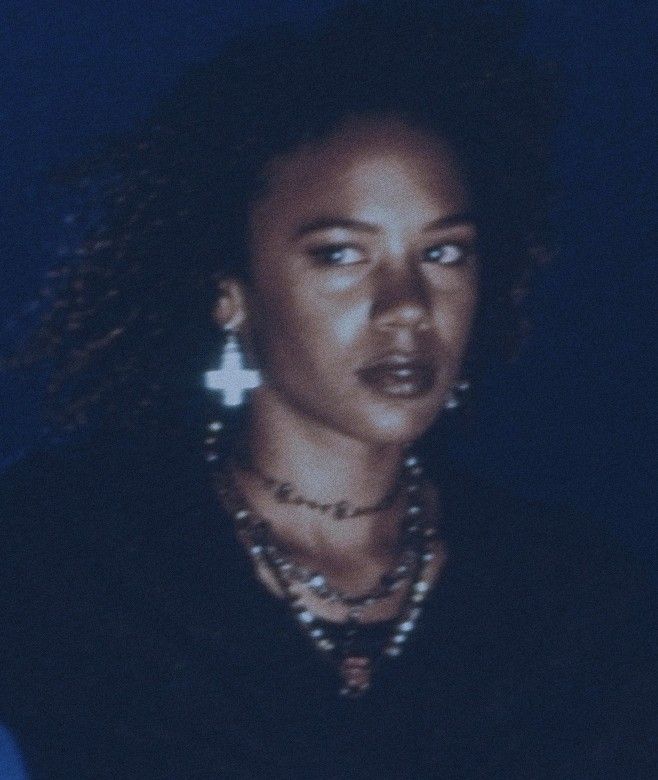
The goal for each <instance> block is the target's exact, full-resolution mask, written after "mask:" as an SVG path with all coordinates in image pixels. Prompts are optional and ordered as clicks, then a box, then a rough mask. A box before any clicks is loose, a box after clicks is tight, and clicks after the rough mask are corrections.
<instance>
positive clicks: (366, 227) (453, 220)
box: [295, 212, 475, 238]
mask: <svg viewBox="0 0 658 780" xmlns="http://www.w3.org/2000/svg"><path fill="white" fill-rule="evenodd" d="M474 224H475V217H474V216H473V215H472V214H470V213H468V212H464V213H462V214H450V215H449V216H447V217H441V218H440V219H435V220H434V221H433V222H430V223H429V224H427V225H425V227H424V228H423V230H424V232H430V231H432V230H445V229H446V228H451V227H455V226H456V225H474ZM332 228H333V229H335V228H343V229H344V230H358V231H361V232H362V233H378V232H379V228H378V227H377V226H376V225H373V224H371V223H370V222H362V221H361V220H359V219H347V218H344V217H319V218H318V219H314V220H311V221H310V222H305V223H304V224H303V225H301V226H300V227H299V228H298V229H297V230H296V231H295V238H303V237H304V236H306V235H308V234H309V233H315V232H317V231H318V230H331V229H332Z"/></svg>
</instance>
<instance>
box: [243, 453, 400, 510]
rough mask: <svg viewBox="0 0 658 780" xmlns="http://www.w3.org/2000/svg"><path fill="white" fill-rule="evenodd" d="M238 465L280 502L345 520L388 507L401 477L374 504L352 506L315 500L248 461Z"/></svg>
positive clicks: (346, 503)
mask: <svg viewBox="0 0 658 780" xmlns="http://www.w3.org/2000/svg"><path fill="white" fill-rule="evenodd" d="M237 465H238V467H239V468H240V469H241V470H242V471H246V472H248V473H250V474H253V476H254V477H256V479H257V480H258V481H259V482H260V484H261V485H262V486H263V487H264V488H265V490H267V491H268V492H269V493H271V494H272V495H273V496H274V498H276V500H277V501H278V502H279V503H280V504H291V505H293V506H305V507H307V508H308V509H313V510H316V511H318V512H322V514H325V515H326V514H330V515H331V516H332V517H333V518H334V520H346V519H351V518H354V517H362V516H363V515H374V514H377V512H384V511H385V510H387V509H390V508H391V507H392V506H393V503H394V502H395V499H396V498H397V496H398V493H399V492H400V488H401V486H402V479H401V477H398V478H397V479H396V480H395V483H394V484H393V487H391V489H390V490H389V491H388V492H387V493H386V495H385V496H384V497H383V498H382V499H381V500H380V501H378V502H377V503H376V504H371V505H366V506H353V505H352V504H350V502H349V501H346V500H345V499H341V500H340V501H333V502H331V503H328V502H322V501H316V500H314V499H312V498H307V497H306V496H303V495H302V494H301V493H300V492H299V490H297V488H296V487H295V485H293V484H292V483H291V482H286V481H284V480H279V479H275V478H274V477H272V476H270V475H269V474H266V473H265V472H264V471H261V469H259V468H258V467H257V466H255V465H254V464H253V463H251V462H249V461H246V460H245V461H239V462H238V464H237Z"/></svg>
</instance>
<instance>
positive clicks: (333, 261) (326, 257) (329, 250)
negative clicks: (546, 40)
mask: <svg viewBox="0 0 658 780" xmlns="http://www.w3.org/2000/svg"><path fill="white" fill-rule="evenodd" d="M310 253H311V255H312V256H313V257H314V258H315V259H316V260H317V261H318V262H319V263H321V264H323V265H354V264H355V263H360V262H361V261H362V260H363V259H364V256H363V251H362V250H361V249H359V248H358V247H355V246H353V245H351V244H327V245H326V246H319V247H316V248H314V249H311V250H310Z"/></svg>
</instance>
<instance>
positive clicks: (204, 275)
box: [13, 0, 556, 429]
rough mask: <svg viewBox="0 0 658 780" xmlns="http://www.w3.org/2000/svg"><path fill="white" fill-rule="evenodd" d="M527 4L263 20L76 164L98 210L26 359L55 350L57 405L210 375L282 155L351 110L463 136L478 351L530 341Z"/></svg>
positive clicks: (535, 196) (76, 405)
mask: <svg viewBox="0 0 658 780" xmlns="http://www.w3.org/2000/svg"><path fill="white" fill-rule="evenodd" d="M519 22H520V19H519V16H518V14H516V13H509V12H505V13H503V12H501V11H495V10H485V9H483V7H482V6H480V5H479V4H477V3H471V4H469V3H466V2H461V3H460V2H453V3H445V2H442V3H421V2H412V1H411V0H406V1H402V2H393V3H383V4H382V3H367V2H366V3H358V2H357V3H355V2H352V3H348V4H346V5H343V6H342V7H341V8H339V9H338V10H335V11H333V12H331V13H330V14H328V15H327V16H325V17H324V18H323V19H322V20H321V22H319V23H318V24H317V25H316V26H315V27H314V28H313V29H311V30H308V29H304V30H302V29H299V30H295V29H292V28H290V27H288V28H283V27H282V28H277V29H272V28H268V29H261V30H258V31H256V32H254V33H252V34H250V35H248V36H246V37H242V38H240V39H239V40H234V41H232V42H231V43H230V44H229V45H227V46H226V47H225V48H224V49H223V51H222V52H221V54H220V55H219V56H218V57H217V58H216V59H214V60H213V61H212V62H210V63H208V64H206V65H204V66H203V67H197V68H196V69H194V70H192V71H190V72H189V73H188V74H187V75H186V76H185V77H184V78H183V80H182V81H181V83H180V85H179V87H178V89H177V90H176V92H175V93H174V94H173V96H171V97H169V99H167V100H164V101H163V102H161V103H160V104H159V105H158V107H157V108H156V110H155V111H154V112H153V114H152V116H151V117H150V119H148V120H147V121H145V122H143V123H142V124H141V125H140V126H139V127H138V128H137V129H135V130H134V131H133V132H131V133H130V134H129V135H127V136H124V137H122V138H120V139H118V140H117V139H114V140H113V141H112V142H109V143H107V144H105V145H104V146H103V147H102V149H101V151H100V152H99V153H98V154H95V155H93V156H91V155H90V156H88V157H87V158H86V159H84V160H82V161H79V162H78V163H76V164H74V165H71V166H69V167H68V168H67V170H66V175H65V176H64V177H63V182H64V184H66V185H67V186H74V187H78V188H81V189H82V191H83V194H84V197H86V198H88V199H89V201H90V202H92V203H93V204H94V208H95V213H98V214H100V216H99V217H98V218H96V219H95V221H94V223H93V224H91V225H89V226H88V227H87V228H86V234H85V236H84V238H83V239H82V241H81V242H80V244H79V245H78V247H77V248H76V250H75V252H73V253H72V254H71V256H70V257H69V258H67V259H66V260H65V261H64V262H61V263H60V264H59V265H58V266H57V267H55V268H54V269H53V270H52V271H51V272H50V273H49V275H48V276H49V280H48V281H49V284H48V288H47V289H46V290H44V291H43V293H42V294H43V296H44V313H43V317H42V320H41V322H40V323H39V324H38V326H37V327H36V328H35V329H34V330H33V332H32V333H31V334H30V336H29V339H28V341H27V343H26V344H24V345H22V347H21V348H20V349H19V351H18V353H17V355H16V356H15V357H14V361H13V364H14V366H16V365H23V366H26V365H35V364H37V363H39V362H40V361H47V363H48V366H49V376H50V379H49V382H48V386H47V393H46V396H47V398H46V402H47V403H46V406H47V410H48V412H49V415H50V417H51V419H53V420H54V421H55V422H56V424H57V425H58V426H60V427H62V428H65V429H66V428H68V429H73V428H76V427H79V426H81V425H83V424H84V423H87V422H89V421H91V420H101V419H102V420H104V421H106V422H108V421H109V422H110V424H111V425H114V426H119V427H128V428H131V427H133V428H134V427H135V426H140V425H142V426H143V425H145V424H147V422H148V421H149V420H150V421H153V420H156V419H157V418H158V415H161V414H162V413H163V411H165V410H166V413H167V414H169V413H170V412H171V410H172V404H173V406H177V405H178V404H179V403H180V402H181V399H182V398H185V397H188V396H190V397H191V395H193V394H194V391H195V390H196V388H197V377H199V376H200V375H201V373H202V372H203V370H204V369H205V368H207V367H208V366H207V363H208V355H209V354H213V353H214V352H216V349H217V346H216V341H217V334H216V329H215V328H214V326H213V325H212V321H211V309H212V307H213V305H214V303H215V295H216V284H215V281H216V278H217V277H218V276H222V275H225V276H231V275H232V276H237V277H239V278H242V279H245V280H248V277H249V262H248V260H249V258H248V251H247V246H246V227H247V218H248V213H249V208H250V205H251V204H253V202H254V200H255V199H256V198H257V197H258V195H259V194H260V193H261V192H262V191H263V188H264V187H265V186H266V181H265V174H264V171H265V169H266V166H267V163H268V162H269V161H271V160H272V158H274V157H275V156H277V155H280V154H282V153H284V152H287V151H290V150H293V149H294V148H296V147H297V146H299V145H300V144H302V143H306V142H309V141H312V140H318V139H322V138H323V137H324V136H326V135H328V134H330V133H331V132H332V130H334V129H335V128H336V127H337V126H338V125H340V123H341V122H343V121H344V120H345V118H346V117H348V116H352V115H366V114H368V115H373V114H374V115H396V116H398V117H402V118H403V119H404V120H405V121H407V122H409V123H412V124H414V125H417V126H420V127H422V128H424V129H425V130H429V131H431V132H432V133H434V134H435V135H436V136H437V137H441V138H442V139H445V140H447V141H448V142H449V143H451V144H452V145H453V146H454V147H455V148H456V149H457V150H458V152H459V153H460V155H461V157H462V158H463V161H464V163H465V169H466V171H467V176H468V180H469V184H470V188H471V193H472V196H473V200H474V204H475V213H476V215H477V219H478V222H479V228H480V231H481V236H482V252H483V257H484V258H485V262H484V263H483V265H482V270H481V300H480V305H479V311H478V315H477V318H476V323H475V328H474V338H473V346H472V348H471V351H470V354H469V362H470V364H471V366H472V369H471V370H472V371H473V372H477V371H478V370H481V367H482V366H483V365H485V364H486V363H487V361H489V360H491V359H492V358H494V357H495V358H496V359H499V358H500V357H508V358H509V357H510V356H512V355H513V354H515V353H516V351H517V349H518V344H519V342H520V339H521V337H522V336H523V334H524V331H525V329H526V323H525V319H524V313H523V308H522V299H523V297H524V290H525V289H526V287H527V284H528V281H529V279H530V276H531V272H532V270H533V268H534V267H535V266H536V265H537V264H538V262H540V261H541V260H542V258H543V257H544V256H545V254H546V250H545V247H546V245H547V240H546V239H547V227H548V220H547V213H548V210H549V206H550V196H551V182H550V176H549V143H550V136H551V130H552V128H553V126H554V122H555V114H556V110H555V108H556V100H555V95H556V89H555V81H556V80H555V75H554V73H553V72H552V70H551V69H549V68H547V67H545V66H542V65H541V64H540V63H537V62H535V61H534V60H532V59H531V58H530V57H528V56H522V55H521V54H519V52H518V44H517V38H518V31H519V28H520V24H519Z"/></svg>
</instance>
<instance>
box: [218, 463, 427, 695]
mask: <svg viewBox="0 0 658 780" xmlns="http://www.w3.org/2000/svg"><path fill="white" fill-rule="evenodd" d="M237 467H238V468H240V467H241V466H240V465H239V464H238V465H237ZM250 470H251V471H253V469H250ZM422 473H423V469H422V467H421V465H420V462H419V459H418V458H417V457H416V456H413V455H411V456H409V457H407V458H406V459H405V461H404V472H403V474H402V476H401V478H400V480H398V482H396V486H395V488H394V489H395V491H396V492H397V491H398V490H399V485H402V486H403V487H404V488H405V490H406V494H407V504H406V510H405V513H404V516H403V518H402V520H401V523H400V532H401V546H402V550H401V554H400V556H399V558H398V560H397V562H396V564H395V566H394V567H393V568H392V569H391V570H390V571H388V572H386V573H385V574H384V575H382V577H381V578H380V580H379V582H378V583H377V584H376V585H375V586H374V587H373V588H371V589H369V590H368V591H366V592H365V593H361V594H358V595H348V594H346V593H344V592H342V591H341V590H340V589H339V588H337V587H335V586H333V585H332V584H331V583H330V582H329V581H328V578H327V577H326V576H325V575H324V574H322V573H321V572H319V571H314V570H312V569H309V568H307V567H305V566H302V565H300V564H298V563H296V562H295V561H294V560H292V558H291V557H290V556H289V555H288V553H287V552H286V551H285V550H283V549H282V548H281V547H280V546H279V545H278V544H277V542H276V540H275V538H274V534H273V532H272V524H271V522H270V521H269V520H267V519H266V518H264V517H262V516H261V515H260V514H258V512H256V511H255V510H254V509H253V508H252V507H251V506H250V505H249V503H248V501H247V500H246V498H245V496H244V494H243V493H242V491H241V490H240V489H239V487H238V485H237V482H236V480H235V477H234V476H233V468H231V466H230V464H227V465H226V467H225V468H223V469H222V470H220V472H219V474H218V477H219V493H220V497H221V499H222V501H223V503H224V505H225V506H226V508H227V510H228V511H229V512H230V514H231V516H232V519H233V521H234V524H235V528H236V531H237V533H238V535H239V537H240V538H241V539H242V541H243V543H244V545H245V547H246V549H247V551H248V553H249V556H250V558H251V559H252V562H253V565H254V568H255V569H258V568H259V567H261V566H262V567H264V568H265V570H266V571H268V572H269V574H270V575H271V577H272V578H273V579H274V581H275V582H276V583H277V585H278V586H279V588H280V590H281V591H282V593H283V594H284V597H285V599H286V602H287V604H288V606H289V607H290V610H291V612H292V614H293V615H294V617H295V619H296V622H297V624H298V626H299V627H300V628H301V630H302V632H303V633H304V634H305V635H306V637H307V638H308V640H309V641H310V642H311V644H312V645H313V646H314V647H315V649H316V650H317V651H318V653H320V655H321V656H322V657H323V658H325V659H326V660H327V661H328V662H329V663H331V665H332V666H333V667H334V668H335V669H336V670H337V672H338V677H339V681H340V686H339V692H340V695H341V696H346V697H349V698H358V697H360V696H362V695H363V694H364V693H366V692H367V691H368V690H369V689H370V687H371V684H372V678H373V674H374V671H375V669H376V668H377V667H378V665H379V664H380V663H381V662H382V661H383V660H384V659H395V658H398V657H399V656H400V655H401V654H402V652H403V649H404V646H405V644H406V643H407V641H408V639H409V637H410V635H411V634H412V632H413V631H414V629H415V627H416V623H417V622H418V619H419V617H420V616H421V614H422V609H423V602H424V601H425V598H426V596H427V594H428V592H429V590H430V571H431V568H432V561H433V560H434V557H435V554H434V552H433V550H432V540H433V537H434V536H435V535H436V530H435V528H434V526H433V525H432V524H431V523H430V522H429V521H428V517H427V512H426V509H425V506H424V501H423V499H422V495H421V489H420V485H421V477H422ZM385 500H386V501H389V500H390V492H389V494H387V496H386V497H385ZM300 503H301V502H300ZM367 509H368V510H370V509H371V508H370V507H368V508H367ZM358 514H359V513H358V508H357V514H356V515H351V516H358ZM360 514H365V512H361V513H360ZM406 582H408V586H407V587H408V590H407V593H406V597H405V599H404V602H403V604H402V606H401V608H400V610H399V612H398V615H397V617H396V618H395V620H394V621H393V628H392V630H391V631H390V632H389V634H388V636H387V637H386V638H385V639H384V640H383V641H382V642H380V643H379V647H378V649H376V650H375V651H374V652H366V651H364V650H363V647H362V646H361V647H359V644H360V642H359V640H360V639H361V638H362V637H361V635H362V634H363V632H364V627H366V626H367V625H368V624H367V623H362V622H361V617H362V612H363V610H364V609H365V608H367V607H370V606H372V605H373V604H376V603H378V602H380V601H383V600H384V599H387V598H389V597H390V596H392V594H393V593H394V592H395V591H397V590H399V589H401V588H402V587H403V586H404V584H405V583H406ZM299 586H303V587H305V588H307V589H308V590H310V591H311V593H313V594H314V595H315V596H317V597H318V598H320V599H322V600H326V601H327V602H330V603H333V604H340V605H341V606H344V607H345V608H346V609H347V613H348V618H347V621H346V622H345V623H344V624H343V626H342V629H343V631H342V638H337V637H335V636H334V635H332V633H331V632H330V631H329V630H328V629H327V627H326V625H323V621H322V620H321V619H320V618H318V617H317V616H316V615H315V614H314V613H313V612H312V611H311V610H310V609H309V608H308V606H307V605H306V604H305V602H304V600H303V598H301V597H300V596H299V594H298V592H296V590H297V589H298V588H299Z"/></svg>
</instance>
